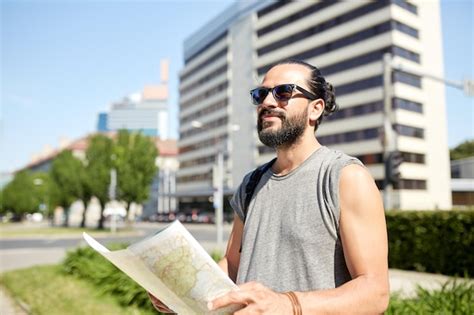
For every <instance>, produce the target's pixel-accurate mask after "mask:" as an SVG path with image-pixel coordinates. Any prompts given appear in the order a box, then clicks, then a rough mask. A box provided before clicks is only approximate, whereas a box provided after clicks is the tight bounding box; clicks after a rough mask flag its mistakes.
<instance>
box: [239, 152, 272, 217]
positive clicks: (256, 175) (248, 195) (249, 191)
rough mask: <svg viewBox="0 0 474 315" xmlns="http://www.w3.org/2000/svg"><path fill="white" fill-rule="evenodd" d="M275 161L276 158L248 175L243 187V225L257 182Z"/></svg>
mask: <svg viewBox="0 0 474 315" xmlns="http://www.w3.org/2000/svg"><path fill="white" fill-rule="evenodd" d="M275 161H276V158H274V159H273V160H271V161H270V162H267V163H265V164H263V165H260V166H259V167H257V168H256V169H255V170H254V171H253V172H252V174H251V175H250V179H249V181H248V182H247V185H246V186H245V202H244V207H243V209H242V210H243V212H244V224H245V220H246V219H247V212H248V208H249V205H250V201H251V200H252V197H253V193H254V192H255V188H257V185H258V182H259V181H260V179H261V178H262V176H263V174H265V172H266V171H267V170H268V169H269V168H270V167H272V165H273V163H275Z"/></svg>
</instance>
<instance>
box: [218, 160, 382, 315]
mask: <svg viewBox="0 0 474 315" xmlns="http://www.w3.org/2000/svg"><path fill="white" fill-rule="evenodd" d="M339 201H340V211H341V216H340V236H341V241H342V245H343V249H344V256H345V259H346V265H347V267H348V269H349V272H350V274H351V277H352V280H351V281H349V282H347V283H345V284H344V285H342V286H340V287H338V288H335V289H330V290H319V291H310V292H295V293H296V295H297V297H298V300H299V302H300V304H301V306H302V310H303V314H354V313H363V314H380V313H383V312H384V311H385V309H386V308H387V306H388V299H389V286H388V262H387V254H388V250H387V232H386V225H385V215H384V210H383V205H382V201H381V198H380V194H379V191H378V189H377V187H376V186H375V183H374V180H373V179H372V177H371V176H370V174H369V173H368V171H367V170H366V169H365V168H363V167H361V166H359V165H349V166H346V167H345V168H344V169H343V170H342V173H341V178H340V182H339ZM240 223H241V222H240ZM234 227H235V226H234ZM239 235H240V236H241V233H240V234H239ZM230 246H231V245H230ZM235 246H237V245H235ZM238 246H240V239H239V245H238ZM228 252H229V249H228ZM237 253H238V248H237ZM230 257H231V256H228V257H227V262H228V263H229V262H230V261H231V259H229V258H230ZM233 263H234V264H235V257H234V261H233ZM234 266H235V265H234ZM237 266H238V259H237ZM230 270H231V268H229V271H230ZM229 274H231V273H230V272H229ZM240 287H241V290H240V291H236V292H231V293H229V294H228V295H226V296H224V297H222V298H219V299H216V300H215V301H214V302H213V304H212V308H213V309H215V308H220V307H223V306H225V305H228V304H248V306H247V307H246V308H244V309H243V310H241V311H239V314H247V313H249V314H250V313H252V312H255V311H257V310H258V311H259V312H257V313H260V314H288V310H289V309H291V307H290V300H289V299H288V298H287V297H286V296H284V295H283V294H280V293H276V292H273V291H271V290H269V289H268V288H265V287H264V286H262V285H261V284H258V283H248V284H244V285H242V286H240Z"/></svg>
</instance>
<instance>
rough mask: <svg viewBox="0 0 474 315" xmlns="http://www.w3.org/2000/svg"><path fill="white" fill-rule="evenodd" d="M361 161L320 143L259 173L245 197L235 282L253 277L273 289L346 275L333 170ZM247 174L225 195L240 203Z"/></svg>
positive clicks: (336, 280) (312, 285) (323, 283)
mask: <svg viewBox="0 0 474 315" xmlns="http://www.w3.org/2000/svg"><path fill="white" fill-rule="evenodd" d="M349 164H359V165H362V163H361V162H360V161H359V160H357V159H355V158H353V157H350V156H348V155H345V154H344V153H342V152H340V151H335V150H330V149H328V148H327V147H324V146H323V147H320V148H319V149H318V150H316V151H315V152H314V153H313V154H312V155H311V156H310V157H309V158H308V159H306V160H305V161H304V162H303V163H302V164H301V165H300V166H298V167H297V168H296V169H294V170H293V171H291V172H290V173H289V174H286V175H283V176H276V175H275V174H274V173H273V172H272V171H271V169H269V170H268V171H267V172H266V173H265V174H263V176H262V178H261V179H260V182H259V183H258V185H257V187H256V189H255V192H254V195H253V197H252V201H251V202H250V205H249V208H248V211H247V218H246V220H245V226H244V231H243V236H242V237H243V240H242V252H241V255H240V264H239V270H238V274H237V283H238V284H239V283H244V282H248V281H258V282H261V283H262V284H264V285H266V286H268V287H270V288H272V289H273V290H275V291H278V292H283V291H310V290H320V289H330V288H335V287H338V286H340V285H342V284H343V283H345V282H347V281H349V280H350V279H351V276H350V274H349V272H348V270H347V267H346V263H345V260H344V253H343V250H342V245H341V240H340V237H339V176H340V173H341V170H342V168H343V167H344V166H346V165H349ZM249 178H250V173H249V174H247V175H246V176H245V178H244V180H243V182H242V184H241V185H240V186H239V188H238V189H237V191H236V193H235V194H234V196H233V198H232V200H231V206H232V208H233V209H234V211H235V212H236V213H237V215H238V216H239V217H240V218H241V219H242V220H244V213H243V211H242V207H243V204H244V200H245V186H246V184H247V182H248V180H249Z"/></svg>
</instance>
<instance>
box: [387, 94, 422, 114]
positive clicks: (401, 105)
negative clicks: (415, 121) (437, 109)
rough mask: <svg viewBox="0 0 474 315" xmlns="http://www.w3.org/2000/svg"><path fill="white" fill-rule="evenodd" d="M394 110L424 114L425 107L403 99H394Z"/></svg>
mask: <svg viewBox="0 0 474 315" xmlns="http://www.w3.org/2000/svg"><path fill="white" fill-rule="evenodd" d="M392 108H393V109H405V110H409V111H411V112H416V113H420V114H422V113H423V105H422V104H421V103H418V102H414V101H409V100H406V99H403V98H399V97H394V98H393V99H392Z"/></svg>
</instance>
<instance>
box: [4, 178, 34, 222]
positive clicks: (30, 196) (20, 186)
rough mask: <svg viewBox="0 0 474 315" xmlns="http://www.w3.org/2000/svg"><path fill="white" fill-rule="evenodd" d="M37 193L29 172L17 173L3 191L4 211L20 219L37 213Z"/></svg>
mask: <svg viewBox="0 0 474 315" xmlns="http://www.w3.org/2000/svg"><path fill="white" fill-rule="evenodd" d="M35 191H36V187H35V184H34V178H33V176H32V175H31V173H30V172H29V171H28V170H24V171H20V172H18V173H16V174H15V176H14V177H13V179H12V181H11V182H9V183H8V184H7V185H6V186H5V187H4V189H3V191H2V194H3V197H2V198H3V208H4V211H5V212H10V211H11V212H12V213H13V214H15V215H16V216H20V217H21V216H23V215H24V214H26V213H31V212H35V211H36V210H37V209H38V196H37V194H36V193H35Z"/></svg>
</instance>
